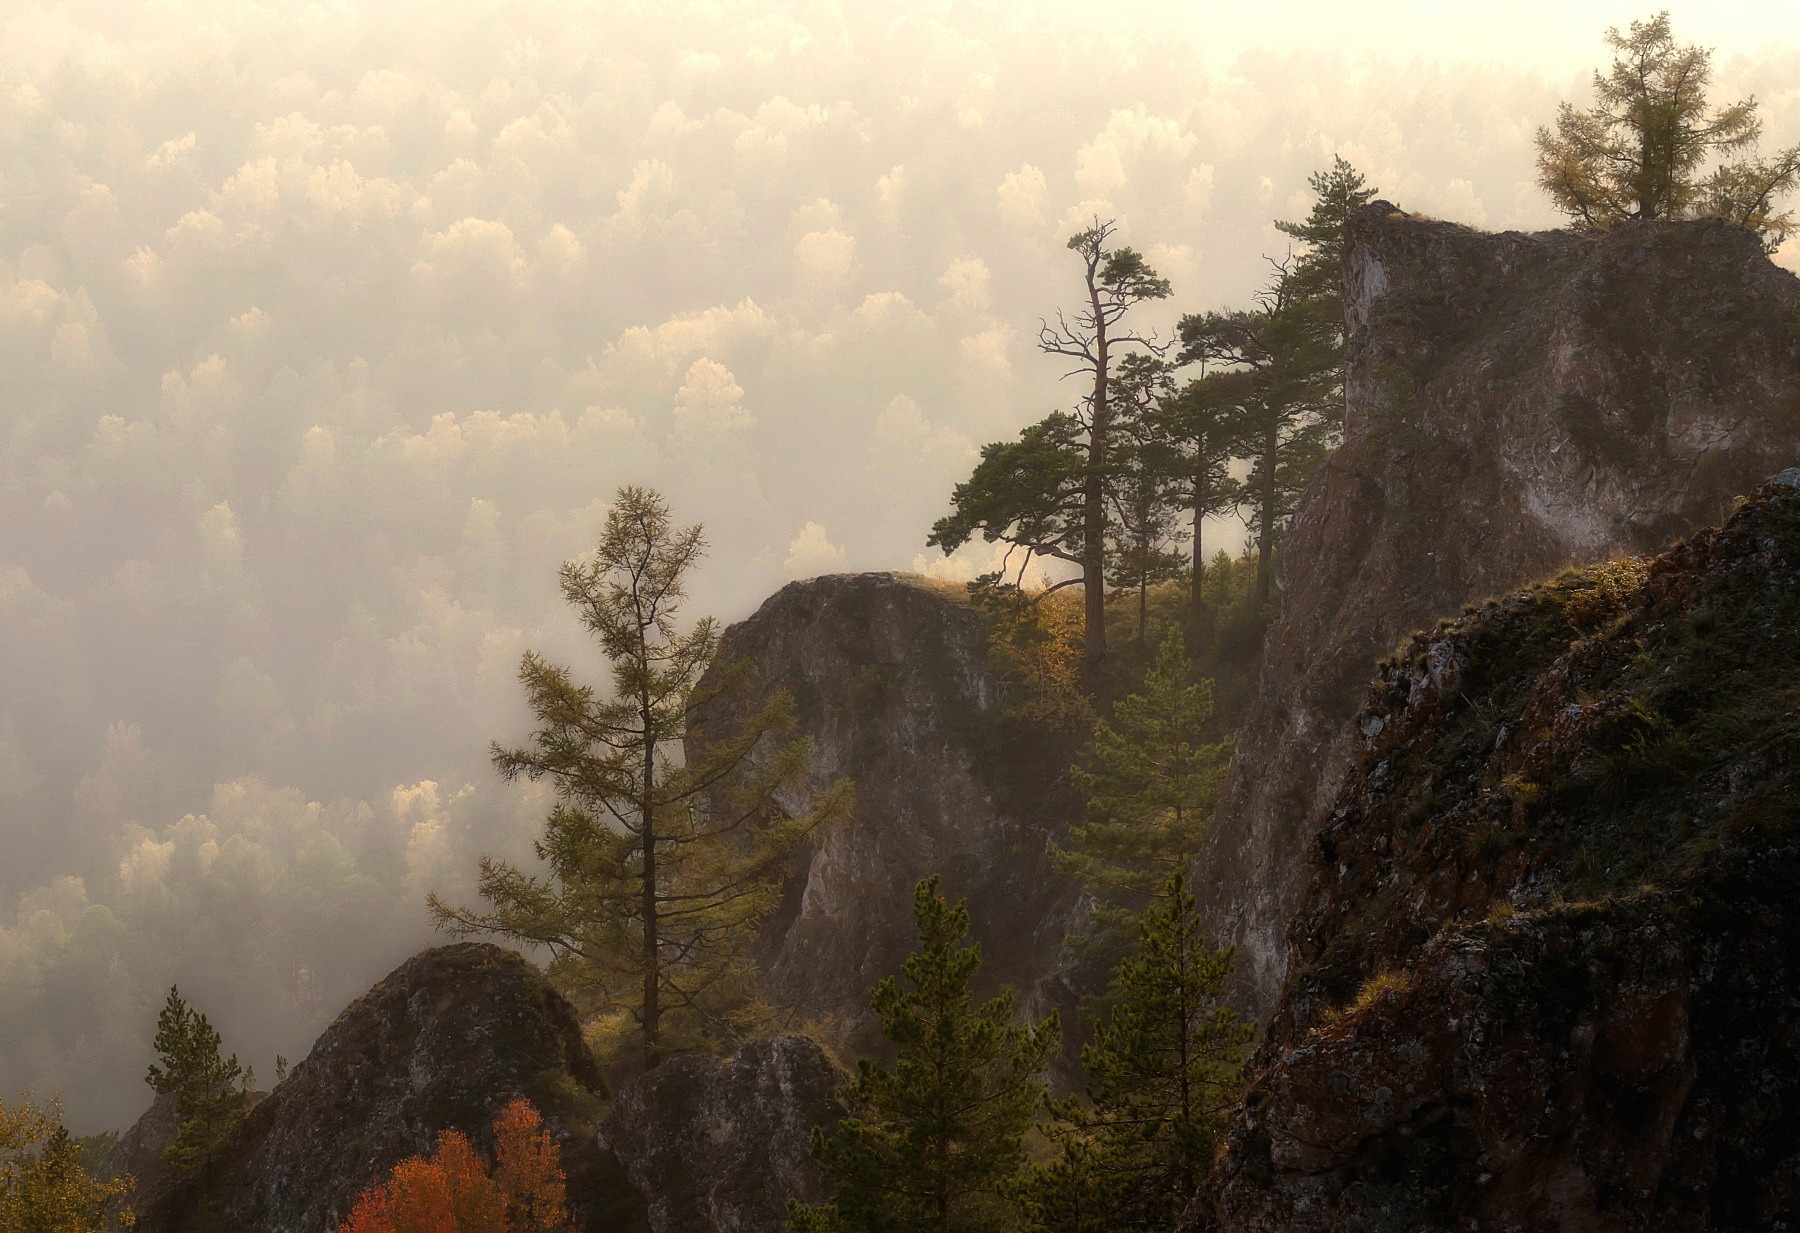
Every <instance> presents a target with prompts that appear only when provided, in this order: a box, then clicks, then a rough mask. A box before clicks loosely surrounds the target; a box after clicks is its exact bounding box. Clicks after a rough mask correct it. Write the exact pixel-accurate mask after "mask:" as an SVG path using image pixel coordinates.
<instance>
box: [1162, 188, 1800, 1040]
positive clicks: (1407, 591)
mask: <svg viewBox="0 0 1800 1233" xmlns="http://www.w3.org/2000/svg"><path fill="white" fill-rule="evenodd" d="M1344 287H1345V306H1346V315H1347V322H1348V330H1349V335H1348V374H1347V406H1346V411H1345V426H1344V437H1345V439H1344V443H1343V446H1342V448H1340V449H1339V450H1338V451H1337V453H1336V454H1335V455H1334V456H1333V458H1332V459H1331V460H1330V462H1329V463H1328V464H1327V465H1326V466H1325V468H1324V469H1323V470H1322V472H1321V473H1320V474H1319V476H1318V477H1317V478H1316V479H1315V480H1314V482H1313V484H1312V486H1311V488H1310V489H1309V490H1308V491H1307V493H1306V495H1305V497H1304V499H1303V501H1302V503H1301V506H1300V509H1299V511H1298V513H1297V515H1296V517H1295V520H1294V525H1293V528H1292V530H1291V532H1290V533H1289V534H1288V536H1287V538H1286V539H1285V540H1284V541H1283V544H1282V557H1281V563H1280V575H1279V576H1280V581H1281V586H1282V595H1281V615H1280V617H1279V619H1278V620H1277V621H1276V623H1275V625H1274V627H1273V628H1272V629H1271V631H1270V634H1269V639H1268V652H1267V660H1266V663H1265V665H1264V668H1263V672H1262V676H1261V679H1260V682H1259V685H1258V696H1257V698H1256V700H1255V702H1254V703H1253V705H1252V707H1251V710H1250V712H1249V714H1248V716H1247V718H1246V722H1245V723H1244V725H1243V727H1242V729H1241V730H1240V732H1239V735H1238V741H1237V754H1236V758H1235V760H1234V763H1233V766H1232V769H1231V772H1230V775H1229V779H1228V782H1227V785H1226V789H1225V792H1224V798H1223V802H1222V804H1221V805H1220V807H1219V810H1218V812H1217V814H1216V820H1215V823H1214V826H1213V829H1212V831H1211V833H1210V835H1209V837H1208V844H1207V848H1206V851H1205V852H1204V853H1203V856H1202V858H1201V861H1200V864H1199V868H1198V869H1197V871H1196V874H1195V886H1196V890H1197V893H1199V894H1200V896H1201V899H1202V902H1203V903H1204V904H1205V905H1206V909H1207V911H1208V912H1209V913H1210V916H1211V922H1210V923H1211V925H1212V928H1213V930H1214V932H1215V934H1216V935H1217V936H1220V937H1221V938H1222V939H1223V940H1225V941H1230V942H1235V943H1237V945H1238V965H1239V972H1240V975H1242V976H1244V977H1246V978H1247V979H1248V985H1249V987H1248V988H1247V989H1246V991H1245V993H1246V998H1245V1000H1246V1001H1247V1002H1249V1003H1250V1004H1251V1005H1252V1006H1253V1007H1254V1008H1255V1009H1257V1010H1259V1011H1262V1010H1266V1009H1267V1007H1268V1006H1269V1005H1270V1004H1271V1003H1272V1001H1273V1000H1274V997H1275V995H1276V994H1277V992H1278V991H1279V990H1280V987H1281V981H1282V977H1283V972H1284V965H1285V957H1286V950H1285V946H1284V941H1283V939H1284V932H1285V928H1286V924H1287V921H1288V918H1289V917H1290V916H1291V915H1292V913H1293V910H1294V907H1295V904H1296V903H1297V901H1298V898H1299V894H1300V891H1301V889H1302V887H1303V886H1304V879H1305V868H1306V857H1307V854H1308V853H1310V852H1311V851H1312V850H1313V847H1312V837H1313V835H1314V834H1316V833H1317V831H1318V829H1319V827H1320V825H1321V824H1322V823H1323V821H1324V818H1325V813H1326V811H1327V810H1328V809H1329V808H1330V804H1331V801H1332V800H1333V798H1334V797H1335V795H1336V791H1337V788H1338V786H1339V785H1340V784H1341V783H1342V781H1343V777H1344V774H1345V771H1346V770H1347V769H1348V767H1349V765H1350V757H1351V752H1352V749H1353V745H1354V739H1355V733H1354V731H1353V729H1352V728H1351V727H1350V724H1349V719H1350V717H1351V715H1352V714H1353V712H1354V711H1355V708H1356V706H1357V704H1358V702H1359V700H1360V699H1361V697H1362V695H1363V691H1364V689H1365V688H1366V686H1367V683H1368V680H1369V678H1370V676H1371V674H1372V672H1373V670H1374V665H1375V663H1376V661H1377V660H1378V659H1379V658H1381V657H1382V656H1383V655H1385V654H1387V653H1388V652H1389V651H1390V650H1391V649H1392V648H1393V647H1394V646H1396V645H1397V644H1398V643H1399V641H1400V639H1401V638H1402V637H1403V636H1404V635H1405V634H1406V633H1407V632H1408V631H1410V630H1413V629H1416V628H1418V627H1420V626H1423V625H1426V624H1429V623H1430V622H1431V621H1433V620H1435V619H1436V618H1437V617H1438V616H1439V615H1440V614H1442V613H1445V612H1454V611H1455V610H1456V609H1457V608H1458V607H1459V606H1460V605H1462V604H1463V603H1464V602H1466V601H1469V600H1471V599H1480V598H1482V597H1485V596H1490V595H1496V594H1500V593H1503V592H1505V591H1508V590H1511V589H1512V588H1514V587H1517V586H1521V585H1523V584H1525V583H1527V582H1530V581H1533V580H1535V579H1538V578H1543V577H1547V576H1549V575H1550V574H1552V573H1554V572H1555V571H1556V570H1558V569H1560V568H1562V567H1564V566H1566V565H1570V564H1587V563H1591V562H1594V561H1600V560H1605V559H1609V558H1612V557H1616V556H1621V555H1626V554H1629V553H1634V552H1645V551H1651V550H1654V549H1656V548H1658V547H1660V546H1662V545H1663V544H1665V543H1667V542H1668V541H1669V540H1670V539H1672V538H1674V537H1676V536H1679V535H1683V534H1687V533H1689V532H1691V531H1693V530H1694V529H1696V528H1697V527H1700V526H1703V525H1706V524H1708V523H1711V522H1715V521H1717V519H1718V518H1719V517H1720V516H1721V515H1722V514H1723V513H1724V512H1725V511H1726V510H1727V509H1728V508H1729V503H1730V501H1731V499H1732V497H1733V496H1734V495H1735V494H1738V493H1742V492H1745V491H1748V490H1749V489H1750V488H1751V487H1753V486H1754V485H1755V484H1757V483H1758V482H1760V481H1761V480H1762V479H1763V478H1764V477H1765V476H1768V475H1771V474H1774V473H1775V472H1776V471H1779V470H1781V469H1782V468H1783V467H1786V466H1789V465H1791V464H1792V463H1793V462H1794V461H1795V460H1796V459H1797V458H1800V326H1797V324H1796V323H1797V322H1800V316H1797V310H1796V305H1797V304H1800V280H1796V279H1795V277H1794V276H1793V275H1792V274H1789V273H1788V272H1786V271H1785V270H1782V269H1780V268H1778V267H1776V266H1774V265H1773V264H1772V263H1770V261H1769V260H1768V259H1767V257H1765V256H1764V255H1763V253H1762V251H1761V249H1760V248H1759V247H1758V245H1757V243H1756V241H1755V239H1754V238H1753V237H1752V236H1751V235H1750V234H1749V233H1748V232H1746V231H1743V230H1741V229H1738V228H1734V227H1731V226H1728V225H1727V224H1724V223H1721V222H1716V221H1712V222H1678V223H1640V224H1626V225H1621V226H1618V227H1615V228H1613V229H1612V230H1611V231H1609V232H1607V233H1606V234H1605V235H1603V236H1598V237H1594V236H1581V235H1576V234H1573V233H1569V232H1550V233H1546V234H1540V235H1521V234H1518V233H1510V232H1509V233H1506V234H1503V235H1487V234H1481V233H1477V232H1473V231H1469V230H1467V229H1465V228H1461V227H1457V226H1454V225H1452V224H1449V223H1442V222H1433V221H1429V220H1425V219H1420V218H1414V217H1411V216H1409V215H1405V214H1402V213H1399V212H1398V211H1396V210H1395V209H1394V208H1393V207H1392V206H1390V205H1388V204H1387V203H1385V202H1377V203H1375V204H1372V205H1370V206H1368V207H1366V208H1365V209H1364V210H1362V211H1361V212H1360V213H1359V214H1358V215H1357V216H1356V217H1355V218H1354V219H1353V220H1352V224H1351V230H1350V237H1349V244H1348V250H1347V255H1346V261H1345V272H1344Z"/></svg>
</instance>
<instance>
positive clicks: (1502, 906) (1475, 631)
mask: <svg viewBox="0 0 1800 1233" xmlns="http://www.w3.org/2000/svg"><path fill="white" fill-rule="evenodd" d="M1352 731H1353V732H1354V733H1355V734H1356V735H1355V738H1354V745H1353V748H1352V750H1351V753H1352V763H1353V769H1352V770H1351V772H1350V774H1349V776H1348V778H1347V780H1346V782H1345V783H1344V785H1343V787H1342V790H1341V792H1340V793H1339V794H1338V797H1337V801H1336V804H1335V807H1334V809H1333V810H1332V813H1331V817H1330V822H1329V824H1328V825H1327V826H1326V827H1325V829H1324V830H1323V831H1322V832H1320V834H1319V835H1318V837H1317V840H1316V842H1315V843H1314V844H1312V845H1311V847H1310V850H1309V858H1310V859H1309V861H1308V864H1309V865H1310V866H1311V869H1312V871H1313V872H1312V878H1311V882H1310V884H1309V887H1308V890H1307V893H1306V896H1305V899H1304V901H1303V903H1302V906H1301V909H1300V912H1299V914H1298V915H1297V916H1296V917H1295V919H1294V921H1293V925H1292V931H1291V935H1290V938H1291V943H1292V963H1293V970H1292V972H1291V974H1290V976H1289V980H1288V983H1287V987H1286V989H1285V991H1284V994H1283V997H1282V1000H1281V1003H1280V1005H1279V1006H1278V1008H1277V1010H1276V1013H1275V1015H1274V1016H1273V1018H1272V1020H1271V1021H1270V1023H1269V1027H1268V1032H1267V1036H1266V1038H1265V1041H1264V1044H1263V1046H1262V1049H1261V1050H1260V1052H1259V1054H1258V1057H1257V1059H1256V1060H1255V1062H1254V1063H1253V1065H1252V1075H1251V1078H1252V1085H1251V1088H1250V1091H1249V1095H1248V1097H1247V1100H1246V1102H1245V1104H1244V1106H1243V1109H1242V1110H1241V1112H1240V1114H1239V1116H1238V1118H1237V1120H1236V1122H1235V1124H1234V1126H1233V1128H1232V1130H1231V1132H1230V1135H1229V1148H1228V1151H1227V1153H1226V1155H1225V1157H1224V1159H1223V1162H1222V1163H1221V1164H1220V1166H1219V1167H1218V1168H1217V1170H1216V1171H1215V1174H1214V1176H1213V1178H1212V1179H1211V1181H1210V1182H1209V1183H1208V1185H1207V1187H1206V1188H1205V1189H1203V1190H1202V1192H1201V1194H1200V1196H1199V1197H1198V1199H1197V1201H1196V1203H1195V1205H1194V1207H1193V1209H1192V1210H1191V1212H1190V1214H1189V1218H1188V1222H1187V1223H1188V1227H1189V1228H1190V1229H1196V1230H1197V1229H1211V1230H1230V1231H1232V1233H1265V1231H1266V1233H1274V1231H1275V1230H1282V1231H1283V1233H1325V1231H1326V1230H1331V1231H1333V1233H1336V1231H1339V1230H1371V1231H1372V1230H1395V1231H1396V1233H1398V1231H1400V1230H1405V1231H1407V1233H1435V1231H1438V1230H1442V1231H1445V1233H1448V1231H1450V1230H1465V1229H1480V1230H1484V1231H1488V1230H1491V1231H1493V1233H1510V1231H1514V1230H1517V1231H1520V1233H1524V1231H1527V1230H1540V1229H1603V1230H1645V1231H1649V1230H1656V1231H1658V1233H1683V1231H1686V1230H1695V1231H1698V1230H1711V1229H1782V1228H1795V1227H1800V898H1796V895H1795V887H1796V886H1800V470H1792V471H1788V472H1786V473H1784V474H1783V475H1781V476H1779V477H1777V479H1776V480H1775V481H1773V482H1771V483H1770V484H1768V485H1766V486H1764V487H1763V488H1761V489H1759V490H1758V491H1757V492H1756V493H1755V495H1754V496H1753V498H1752V499H1751V500H1750V502H1749V503H1748V504H1747V505H1745V506H1744V507H1743V508H1742V509H1740V510H1739V511H1738V512H1737V513H1736V514H1735V515H1733V516H1732V518H1731V519H1730V520H1729V521H1728V522H1727V523H1726V524H1725V525H1724V526H1723V528H1721V529H1719V530H1716V531H1708V532H1704V533H1702V534H1700V535H1698V536H1696V537H1695V538H1694V539H1693V540H1692V541H1691V542H1689V543H1687V544H1685V545H1681V546H1678V547H1676V548H1675V549H1673V550H1671V551H1669V552H1668V553H1666V554H1664V555H1662V556H1659V557H1654V558H1645V559H1637V560H1631V561H1622V562H1616V563H1612V564H1607V565H1600V566H1595V567H1592V568H1590V569H1588V570H1585V571H1574V572H1571V573H1569V574H1566V575H1564V576H1563V577H1561V578H1559V579H1557V580H1555V581H1553V582H1550V583H1546V584H1543V585H1540V586H1537V587H1534V588H1532V589H1529V590H1527V591H1524V592H1522V593H1519V594H1516V595H1514V596H1511V597H1509V598H1507V599H1505V600H1501V601H1497V602H1494V601H1490V602H1489V603H1487V604H1486V605H1485V606H1483V607H1481V608H1479V609H1478V610H1475V611H1473V612H1472V613H1471V614H1470V615H1467V616H1465V617H1464V618H1462V619H1460V620H1457V621H1454V622H1449V623H1446V624H1445V625H1443V626H1441V627H1439V628H1438V629H1436V630H1434V631H1432V632H1430V633H1425V634H1420V635H1417V636H1415V637H1414V638H1413V639H1412V641H1411V642H1410V644H1409V645H1408V646H1406V647H1405V648H1403V649H1402V651H1401V652H1400V653H1399V654H1398V655H1397V656H1396V657H1395V658H1393V659H1392V660H1390V661H1389V662H1388V663H1387V664H1385V665H1384V666H1383V668H1382V671H1381V674H1380V676H1379V678H1378V680H1377V682H1376V685H1375V687H1374V690H1373V693H1372V695H1371V696H1370V699H1369V701H1368V703H1367V705H1366V706H1365V708H1364V709H1363V711H1362V712H1361V714H1360V716H1359V717H1358V718H1357V722H1356V723H1355V725H1354V727H1353V728H1352Z"/></svg>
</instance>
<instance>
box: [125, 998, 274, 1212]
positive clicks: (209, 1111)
mask: <svg viewBox="0 0 1800 1233" xmlns="http://www.w3.org/2000/svg"><path fill="white" fill-rule="evenodd" d="M222 1043H223V1042H222V1041H221V1040H220V1038H219V1033H218V1029H216V1028H214V1027H213V1025H212V1024H211V1023H210V1022H209V1021H208V1020H207V1018H206V1016H205V1015H203V1014H201V1013H200V1012H199V1011H197V1010H195V1009H194V1008H193V1007H191V1006H189V1005H188V1004H187V1002H186V1000H185V999H183V998H182V996H181V990H180V989H179V988H178V987H177V986H174V985H171V986H169V996H168V999H167V1000H166V1001H165V1002H164V1003H163V1008H162V1013H161V1014H159V1015H158V1016H157V1018H156V1038H155V1040H154V1041H153V1045H154V1047H155V1049H156V1057H157V1061H156V1062H153V1063H151V1066H150V1069H149V1071H148V1072H147V1073H146V1074H145V1076H144V1082H146V1083H148V1084H149V1085H150V1086H151V1088H152V1089H153V1090H155V1092H156V1093H157V1094H158V1095H160V1096H172V1097H174V1099H175V1117H176V1125H177V1129H176V1132H175V1141H174V1142H173V1143H171V1144H170V1145H169V1146H168V1147H167V1148H165V1149H164V1150H163V1159H164V1160H165V1161H167V1162H168V1163H169V1164H170V1165H171V1166H172V1167H173V1168H174V1169H175V1171H176V1172H177V1173H178V1174H180V1175H181V1176H182V1177H184V1178H188V1179H193V1178H196V1177H198V1176H200V1175H201V1174H202V1173H204V1172H205V1171H206V1167H207V1165H209V1164H210V1163H212V1161H213V1160H214V1159H215V1158H216V1157H217V1156H218V1154H219V1152H220V1151H221V1150H222V1149H223V1148H224V1146H225V1145H226V1143H228V1142H229V1141H230V1139H231V1136H232V1135H234V1134H236V1133H237V1129H238V1127H239V1126H241V1125H243V1123H244V1115H245V1114H246V1113H247V1112H249V1108H250V1083H251V1080H252V1075H251V1073H250V1072H249V1071H248V1070H247V1069H245V1068H244V1067H242V1066H240V1065H238V1060H237V1054H235V1053H233V1054H232V1055H230V1056H229V1057H227V1056H225V1055H224V1054H223V1053H222V1052H221V1048H222Z"/></svg>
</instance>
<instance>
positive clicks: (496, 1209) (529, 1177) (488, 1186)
mask: <svg viewBox="0 0 1800 1233" xmlns="http://www.w3.org/2000/svg"><path fill="white" fill-rule="evenodd" d="M494 1138H495V1141H496V1150H495V1153H494V1164H493V1168H492V1169H491V1170H490V1169H489V1167H488V1165H487V1162H486V1161H484V1160H483V1159H482V1158H481V1156H480V1154H479V1153H477V1152H476V1150H475V1149H474V1147H473V1146H471V1145H470V1143H469V1140H468V1139H467V1137H465V1136H464V1135H462V1134H460V1133H459V1132H457V1131H454V1130H446V1131H443V1132H442V1133H440V1134H439V1135H438V1146H437V1151H436V1153H434V1154H433V1155H432V1156H430V1157H421V1156H413V1157H410V1158H408V1159H406V1160H403V1161H401V1162H400V1163H399V1164H397V1165H395V1166H394V1170H393V1172H392V1173H390V1174H389V1175H388V1180H387V1181H385V1182H377V1183H376V1184H375V1185H373V1186H370V1187H369V1188H368V1189H367V1190H365V1191H363V1193H362V1195H361V1196H360V1197H359V1198H358V1199H357V1201H356V1207H355V1209H354V1210H352V1211H351V1213H350V1218H349V1219H348V1220H346V1221H345V1222H344V1223H343V1225H342V1226H341V1227H340V1229H339V1233H563V1231H564V1230H566V1229H568V1228H569V1208H568V1201H567V1194H566V1183H565V1181H564V1178H563V1172H562V1165H561V1162H560V1160H559V1159H558V1154H557V1150H556V1145H555V1144H554V1143H552V1142H551V1141H550V1132H549V1130H547V1129H546V1128H545V1126H544V1119H543V1118H542V1117H540V1116H539V1115H538V1111H537V1110H536V1109H534V1108H533V1107H532V1106H531V1102H530V1101H528V1100H526V1099H524V1098H523V1097H519V1098H516V1099H514V1100H513V1101H511V1102H510V1103H508V1104H507V1106H506V1107H505V1108H504V1109H502V1110H501V1111H500V1116H499V1117H497V1118H495V1119H494Z"/></svg>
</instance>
